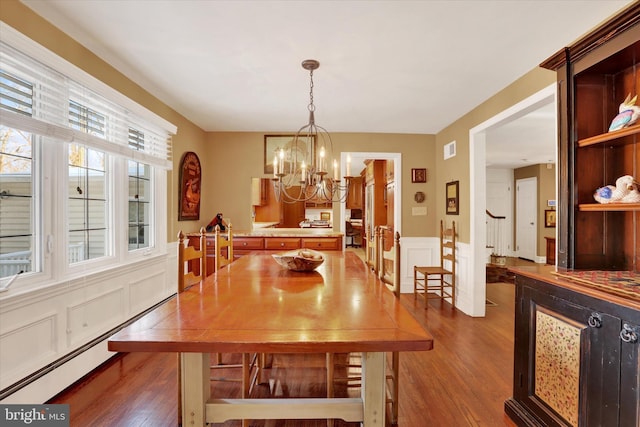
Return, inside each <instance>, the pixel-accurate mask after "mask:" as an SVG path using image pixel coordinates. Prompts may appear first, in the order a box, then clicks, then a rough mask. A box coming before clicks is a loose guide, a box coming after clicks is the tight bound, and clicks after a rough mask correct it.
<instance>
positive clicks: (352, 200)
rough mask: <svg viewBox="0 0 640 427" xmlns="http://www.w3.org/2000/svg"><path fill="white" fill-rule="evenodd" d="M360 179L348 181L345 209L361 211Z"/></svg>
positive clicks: (354, 178)
mask: <svg viewBox="0 0 640 427" xmlns="http://www.w3.org/2000/svg"><path fill="white" fill-rule="evenodd" d="M362 198H363V197H362V177H361V176H354V177H353V178H351V179H350V180H349V195H348V196H347V204H346V207H347V209H362Z"/></svg>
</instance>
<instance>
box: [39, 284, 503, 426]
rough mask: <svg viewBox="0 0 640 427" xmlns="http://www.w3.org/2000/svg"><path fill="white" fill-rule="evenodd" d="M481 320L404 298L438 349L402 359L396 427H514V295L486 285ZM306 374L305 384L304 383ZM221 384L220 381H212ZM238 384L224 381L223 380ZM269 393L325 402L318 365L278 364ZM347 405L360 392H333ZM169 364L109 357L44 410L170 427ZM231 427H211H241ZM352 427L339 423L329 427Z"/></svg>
mask: <svg viewBox="0 0 640 427" xmlns="http://www.w3.org/2000/svg"><path fill="white" fill-rule="evenodd" d="M487 298H488V299H489V300H490V301H491V302H493V303H495V305H489V306H487V315H486V317H485V318H472V317H469V316H466V315H464V314H463V313H461V312H459V311H452V310H451V307H450V305H449V304H446V303H445V304H442V306H441V303H440V302H439V301H437V300H431V301H430V302H429V309H428V310H425V309H424V299H422V298H420V297H418V299H417V300H414V297H413V295H412V294H403V295H402V298H401V300H402V303H403V305H405V306H406V307H407V309H409V310H410V311H411V312H412V313H413V314H414V316H415V317H416V319H418V321H419V322H420V323H421V324H422V325H424V326H425V327H426V328H427V329H428V330H429V331H430V332H431V334H432V335H433V337H434V343H435V348H434V350H432V351H428V352H413V353H402V354H401V361H400V376H401V378H400V413H399V420H398V425H399V426H403V427H422V426H436V427H462V426H487V427H495V426H508V427H511V426H515V424H514V423H513V422H511V421H510V420H509V419H508V417H507V416H506V415H505V414H504V409H503V403H504V401H505V399H507V398H508V397H510V396H511V388H512V375H513V373H512V370H513V328H514V320H513V310H514V287H513V285H512V284H510V283H489V284H487ZM302 374H304V380H303V379H302V378H303V377H302ZM216 375H218V374H216ZM233 375H237V373H236V372H232V371H230V372H228V376H233ZM270 377H271V381H270V384H269V386H267V385H260V386H258V387H257V388H256V389H255V391H254V393H255V395H256V396H267V395H272V396H274V395H275V396H283V397H286V396H299V397H309V396H318V397H323V396H324V394H325V390H326V383H325V371H324V355H303V356H300V355H275V358H274V360H273V368H272V369H271V372H270ZM212 390H213V391H212V392H213V394H214V396H217V395H220V394H222V393H227V394H229V393H234V392H235V390H238V391H239V389H238V384H237V383H229V382H227V383H220V382H214V383H212ZM336 393H340V394H343V395H353V394H357V393H359V390H358V389H346V388H343V389H342V390H341V389H340V388H338V389H337V391H336ZM176 397H177V372H176V355H175V354H173V353H171V354H169V353H162V354H150V353H139V354H136V353H130V354H124V355H119V356H116V357H114V358H113V359H112V360H110V361H109V362H107V363H105V364H104V365H103V366H102V367H100V368H99V369H97V370H95V371H94V372H93V373H92V374H90V375H88V376H87V377H85V378H84V379H83V380H81V381H79V382H78V383H76V384H75V385H74V386H72V387H70V388H69V389H67V390H65V391H64V392H62V393H61V394H59V395H58V396H56V397H55V398H53V399H51V400H50V402H49V403H67V404H70V408H71V425H72V426H79V427H80V426H83V427H84V426H93V427H96V426H118V427H123V426H135V427H138V426H174V425H177V403H176ZM240 425H241V423H240V422H239V421H228V422H226V423H224V424H216V426H224V427H235V426H240ZM250 425H251V426H256V427H257V426H264V427H269V426H274V427H275V426H278V427H289V426H291V427H292V426H305V427H312V426H323V427H324V426H326V425H327V424H326V421H323V420H308V421H305V420H295V421H277V420H271V421H261V420H256V421H251V423H250ZM353 425H355V424H353V423H351V424H349V423H344V422H342V421H339V422H336V426H339V427H340V426H341V427H345V426H349V427H351V426H353Z"/></svg>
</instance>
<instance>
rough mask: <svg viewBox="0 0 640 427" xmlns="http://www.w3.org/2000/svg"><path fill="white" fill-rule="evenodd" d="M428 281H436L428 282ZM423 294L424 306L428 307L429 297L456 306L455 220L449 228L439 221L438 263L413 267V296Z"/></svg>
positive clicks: (452, 306)
mask: <svg viewBox="0 0 640 427" xmlns="http://www.w3.org/2000/svg"><path fill="white" fill-rule="evenodd" d="M429 281H437V284H430V283H429ZM418 294H424V308H425V309H427V308H428V307H429V300H430V299H434V298H437V299H440V300H441V301H446V299H449V300H450V301H451V308H452V309H454V308H455V306H456V222H455V221H453V222H452V223H451V228H445V225H444V221H440V265H439V266H433V267H418V266H414V267H413V296H414V298H416V297H417V295H418Z"/></svg>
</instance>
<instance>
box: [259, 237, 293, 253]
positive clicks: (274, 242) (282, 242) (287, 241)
mask: <svg viewBox="0 0 640 427" xmlns="http://www.w3.org/2000/svg"><path fill="white" fill-rule="evenodd" d="M299 248H300V238H299V237H270V238H268V239H265V249H277V250H283V251H285V250H290V249H299Z"/></svg>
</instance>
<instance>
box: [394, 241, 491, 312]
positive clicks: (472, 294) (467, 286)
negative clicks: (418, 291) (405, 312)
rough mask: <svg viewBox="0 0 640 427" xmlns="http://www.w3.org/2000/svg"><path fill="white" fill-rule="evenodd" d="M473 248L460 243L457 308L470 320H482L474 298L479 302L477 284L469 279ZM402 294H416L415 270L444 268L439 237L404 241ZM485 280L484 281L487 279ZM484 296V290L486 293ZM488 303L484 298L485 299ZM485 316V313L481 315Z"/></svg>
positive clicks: (457, 253) (402, 242)
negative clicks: (430, 267)
mask: <svg viewBox="0 0 640 427" xmlns="http://www.w3.org/2000/svg"><path fill="white" fill-rule="evenodd" d="M469 256H470V246H469V245H468V244H466V243H460V242H456V259H457V262H456V273H457V274H456V283H457V286H456V307H457V308H458V309H459V310H461V311H463V312H464V313H466V314H469V315H470V316H478V315H479V314H477V313H474V311H473V307H474V305H473V302H474V298H477V295H476V294H477V293H478V291H479V290H478V289H477V287H478V286H477V285H478V284H477V283H476V281H475V280H473V278H472V277H469V275H470V274H471V271H470V270H469V268H468V266H469ZM400 258H401V260H402V262H401V265H400V267H401V269H402V270H401V277H400V284H401V287H400V289H401V292H402V293H413V266H414V265H419V266H431V265H440V239H439V238H438V237H401V238H400ZM483 280H484V278H483ZM482 292H484V289H482ZM482 298H483V299H484V296H482ZM480 316H484V313H482V314H480Z"/></svg>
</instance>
